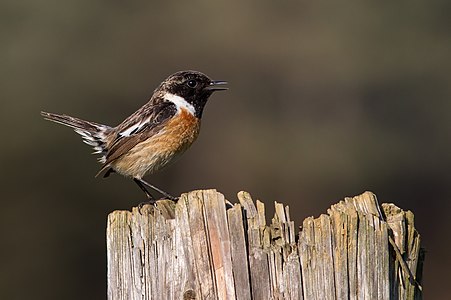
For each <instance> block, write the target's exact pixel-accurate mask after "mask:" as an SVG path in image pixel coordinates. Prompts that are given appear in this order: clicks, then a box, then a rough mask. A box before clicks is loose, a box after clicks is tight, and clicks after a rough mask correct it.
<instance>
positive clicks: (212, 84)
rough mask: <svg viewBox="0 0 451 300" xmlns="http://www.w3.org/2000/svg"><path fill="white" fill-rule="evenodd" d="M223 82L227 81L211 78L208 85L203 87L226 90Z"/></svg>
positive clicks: (208, 89) (212, 89)
mask: <svg viewBox="0 0 451 300" xmlns="http://www.w3.org/2000/svg"><path fill="white" fill-rule="evenodd" d="M224 84H227V81H222V80H213V81H211V82H210V85H209V86H207V87H206V88H205V90H207V91H225V90H228V89H229V88H228V87H225V86H224Z"/></svg>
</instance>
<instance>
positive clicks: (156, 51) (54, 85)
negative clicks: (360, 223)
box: [0, 0, 451, 299]
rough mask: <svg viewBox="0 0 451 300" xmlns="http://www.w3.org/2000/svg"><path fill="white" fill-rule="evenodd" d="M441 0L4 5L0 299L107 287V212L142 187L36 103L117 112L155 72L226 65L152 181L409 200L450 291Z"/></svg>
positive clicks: (309, 209)
mask: <svg viewBox="0 0 451 300" xmlns="http://www.w3.org/2000/svg"><path fill="white" fill-rule="evenodd" d="M450 9H451V4H450V2H449V1H440V0H434V1H427V2H426V1H415V0H414V1H395V2H393V3H392V2H377V3H362V2H361V1H347V2H346V3H344V2H336V3H326V2H323V1H278V2H277V3H276V2H274V1H246V3H244V2H240V1H227V2H224V3H213V2H211V1H189V2H188V1H187V2H177V3H172V2H169V1H161V2H160V1H157V2H155V1H127V2H124V1H88V0H77V1H75V0H66V1H55V0H42V1H31V0H22V1H12V0H11V1H9V0H6V1H5V0H4V1H2V2H1V3H0V24H1V26H0V37H1V43H0V64H1V68H0V87H1V88H0V99H1V100H0V108H1V109H0V125H1V133H2V142H1V147H0V151H1V152H0V160H1V161H0V163H1V169H2V172H1V175H0V176H1V180H0V185H1V195H2V199H1V218H0V230H1V232H0V233H1V247H0V255H1V259H2V262H1V263H0V298H1V299H104V298H106V296H105V295H106V249H105V228H106V218H107V214H108V213H109V212H111V211H113V210H116V209H130V208H131V207H132V206H135V205H137V204H138V203H140V202H142V201H143V200H145V199H144V197H143V196H144V195H143V194H142V192H141V191H140V190H139V188H138V187H137V186H135V184H134V183H133V182H132V181H131V180H126V179H124V178H122V177H120V176H118V175H112V176H110V178H108V179H107V180H104V179H101V178H94V175H95V174H96V172H97V171H98V170H99V166H100V165H99V164H98V163H97V162H96V159H95V157H93V156H90V152H92V149H90V148H89V147H88V146H86V145H84V144H83V143H82V142H81V139H80V137H79V136H78V135H77V134H75V133H74V132H72V131H71V130H70V129H68V128H65V127H63V126H59V125H55V124H52V123H50V122H46V121H44V120H43V119H42V118H41V116H40V115H39V112H40V111H41V110H47V111H51V112H59V113H67V114H70V115H73V116H77V117H80V118H84V119H86V120H91V121H96V122H99V123H104V124H109V125H117V124H118V123H120V122H121V121H122V120H123V119H124V118H125V117H127V116H128V115H129V114H131V113H132V112H134V111H135V110H136V109H137V108H139V107H140V106H141V105H142V104H144V103H145V102H146V101H147V99H148V97H149V95H150V94H151V93H152V91H153V89H154V88H155V87H157V85H158V84H159V83H160V82H161V81H162V80H163V79H164V78H166V77H167V76H168V75H170V74H172V73H174V72H176V71H179V70H184V69H194V70H199V71H202V72H204V73H206V74H208V75H209V76H211V77H212V78H214V79H218V80H228V81H229V83H230V84H229V86H230V90H229V91H227V92H222V93H216V94H215V95H214V96H213V97H212V98H211V99H210V101H209V103H208V104H207V107H206V110H205V112H204V118H203V128H202V131H201V134H200V136H199V138H198V141H197V142H196V143H195V144H194V145H193V147H192V148H191V149H190V150H189V151H188V152H187V153H186V154H185V155H184V156H183V157H182V158H181V159H180V160H179V161H178V162H177V163H176V164H173V165H172V166H170V167H168V168H167V169H165V170H164V171H163V172H161V173H160V174H157V175H153V176H150V177H148V178H147V179H148V180H149V181H150V182H152V183H154V184H155V185H157V186H159V187H161V188H163V189H165V190H167V191H169V192H171V193H173V194H180V193H182V192H185V191H189V190H194V189H201V188H216V189H218V190H219V191H221V192H223V193H224V194H225V195H226V197H227V198H228V199H229V200H230V201H232V202H235V201H236V193H237V192H238V191H240V190H247V191H249V192H250V193H251V194H252V195H253V196H254V199H256V198H258V199H261V200H263V201H264V202H266V203H267V205H268V206H269V207H271V206H272V202H273V201H275V200H277V201H281V202H284V203H285V204H288V205H290V207H291V210H292V216H295V217H294V218H295V219H296V220H298V222H297V224H300V223H301V220H303V219H304V218H305V217H308V216H311V215H313V216H318V215H319V214H321V213H324V212H325V211H326V209H327V208H328V207H329V206H330V205H331V204H333V203H335V202H337V201H338V200H340V199H342V198H343V197H345V196H354V195H357V194H360V193H361V192H363V191H365V190H371V191H373V192H374V193H376V194H377V196H378V198H379V201H380V202H393V203H395V204H396V205H398V206H400V207H402V208H403V209H410V210H412V211H413V212H414V213H415V217H416V226H417V229H418V230H419V231H420V233H421V234H422V237H423V246H424V247H425V248H426V250H427V256H426V262H425V269H424V282H423V286H424V290H425V295H426V299H445V298H446V297H447V296H448V295H449V289H448V285H447V283H448V281H449V272H448V270H449V269H450V267H451V262H450V260H451V259H450V255H449V251H450V246H451V235H450V233H449V231H450V229H451V218H450V217H449V216H448V215H449V211H450V209H451V204H450V200H451V199H450V196H451V193H450V192H451V188H450V186H451V172H450V167H451V140H450V133H451V118H450V113H451V101H450V98H451V85H450V83H451V30H450V28H451V27H450V26H451V18H449V14H448V13H447V12H449V10H450Z"/></svg>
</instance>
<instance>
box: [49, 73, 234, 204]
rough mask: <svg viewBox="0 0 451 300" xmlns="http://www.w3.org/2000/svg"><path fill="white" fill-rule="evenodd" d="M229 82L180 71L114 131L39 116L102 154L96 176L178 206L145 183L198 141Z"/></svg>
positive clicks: (59, 117)
mask: <svg viewBox="0 0 451 300" xmlns="http://www.w3.org/2000/svg"><path fill="white" fill-rule="evenodd" d="M224 84H227V82H225V81H214V80H211V79H210V78H209V77H208V76H206V75H205V74H202V73H201V72H196V71H181V72H177V73H175V74H173V75H171V76H169V77H168V78H167V79H166V80H164V81H163V82H162V83H161V84H160V86H159V87H157V88H156V89H155V90H154V92H153V94H152V96H151V97H150V100H149V102H147V103H146V104H144V105H143V106H142V107H141V108H140V109H138V110H137V111H136V112H135V113H133V114H132V115H131V116H129V117H128V118H127V119H125V120H124V121H123V122H122V123H120V124H119V125H118V126H116V127H110V126H107V125H102V124H98V123H94V122H89V121H84V120H81V119H78V118H74V117H70V116H67V115H59V114H53V113H48V112H41V115H42V116H43V117H44V118H45V119H46V120H49V121H53V122H56V123H60V124H63V125H66V126H69V127H72V128H73V129H74V130H75V132H76V133H78V134H80V135H81V137H82V138H83V142H85V143H86V144H88V145H90V146H92V147H93V148H94V154H99V155H100V158H99V162H100V163H102V167H101V169H100V171H99V172H98V173H97V175H96V176H98V175H100V174H102V173H103V174H104V175H103V177H108V176H109V175H110V173H112V172H117V173H119V174H122V175H124V176H126V177H130V178H133V180H134V181H135V182H136V184H137V185H138V186H139V187H140V188H141V190H143V191H144V193H145V194H146V196H147V198H148V199H149V201H151V202H154V201H155V199H154V197H153V196H152V195H151V194H150V192H149V191H148V190H147V188H146V187H149V188H151V189H152V190H154V191H157V192H158V193H160V194H161V195H163V196H165V197H167V198H169V199H171V200H177V199H178V198H177V197H174V196H171V195H170V194H168V193H167V192H165V191H163V190H161V189H159V188H157V187H156V186H154V185H152V184H150V183H148V182H146V181H144V180H143V179H142V178H143V176H144V175H146V174H152V173H155V172H157V171H158V170H160V169H161V168H163V167H164V166H166V165H167V164H168V163H169V162H170V161H172V160H173V159H174V158H176V157H177V156H179V155H181V154H182V153H183V152H185V150H187V149H188V148H189V147H190V146H191V144H192V143H193V142H194V141H195V140H196V138H197V136H198V134H199V129H200V120H201V117H202V112H203V110H204V107H205V104H206V103H207V100H208V98H209V97H210V96H211V94H212V93H213V92H215V91H221V90H226V89H227V88H226V87H224Z"/></svg>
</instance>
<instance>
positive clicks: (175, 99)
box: [119, 93, 196, 137]
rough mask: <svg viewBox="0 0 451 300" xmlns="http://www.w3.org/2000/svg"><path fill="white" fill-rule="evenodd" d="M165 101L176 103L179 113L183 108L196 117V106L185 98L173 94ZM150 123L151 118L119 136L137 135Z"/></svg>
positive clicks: (167, 96)
mask: <svg viewBox="0 0 451 300" xmlns="http://www.w3.org/2000/svg"><path fill="white" fill-rule="evenodd" d="M164 99H165V100H167V101H170V102H172V103H174V105H175V106H176V107H177V111H178V112H180V110H181V109H182V108H184V109H186V110H187V111H188V112H189V113H191V114H192V115H194V114H195V113H196V109H195V108H194V106H193V105H192V104H191V103H189V102H188V101H186V100H185V98H183V97H180V96H177V95H174V94H171V93H166V94H165V95H164ZM149 122H150V118H147V119H146V120H143V121H141V122H139V123H136V124H133V125H132V126H130V127H128V128H127V129H125V130H123V131H121V132H119V136H121V137H127V136H131V135H133V134H135V133H136V132H138V131H139V130H140V129H141V128H143V127H144V126H145V125H146V124H148V123H149Z"/></svg>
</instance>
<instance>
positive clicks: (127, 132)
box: [119, 118, 150, 137]
mask: <svg viewBox="0 0 451 300" xmlns="http://www.w3.org/2000/svg"><path fill="white" fill-rule="evenodd" d="M149 121H150V119H149V118H147V119H145V120H144V121H142V122H139V123H137V124H134V125H132V126H130V127H128V128H127V129H125V130H124V131H121V132H120V133H119V135H120V136H122V137H125V136H131V135H132V134H134V133H136V132H138V131H139V130H140V129H141V128H143V126H144V125H146V124H147V123H149Z"/></svg>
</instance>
